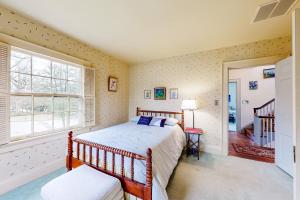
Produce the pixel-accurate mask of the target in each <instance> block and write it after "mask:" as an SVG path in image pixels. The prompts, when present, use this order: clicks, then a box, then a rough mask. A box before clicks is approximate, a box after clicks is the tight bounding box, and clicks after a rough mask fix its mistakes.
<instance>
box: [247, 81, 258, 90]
mask: <svg viewBox="0 0 300 200" xmlns="http://www.w3.org/2000/svg"><path fill="white" fill-rule="evenodd" d="M257 87H258V86H257V81H249V90H257Z"/></svg>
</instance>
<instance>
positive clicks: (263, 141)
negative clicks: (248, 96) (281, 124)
mask: <svg viewBox="0 0 300 200" xmlns="http://www.w3.org/2000/svg"><path fill="white" fill-rule="evenodd" d="M274 111H275V99H272V100H270V101H268V102H267V103H265V104H264V105H262V106H260V107H257V108H254V122H255V123H254V135H255V143H256V144H257V145H260V146H263V147H268V148H275V116H274Z"/></svg>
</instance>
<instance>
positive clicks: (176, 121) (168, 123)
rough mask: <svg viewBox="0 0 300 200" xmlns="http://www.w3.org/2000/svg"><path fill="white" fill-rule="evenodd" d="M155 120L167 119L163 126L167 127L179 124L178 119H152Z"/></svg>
mask: <svg viewBox="0 0 300 200" xmlns="http://www.w3.org/2000/svg"><path fill="white" fill-rule="evenodd" d="M155 118H157V119H167V120H166V123H165V125H168V126H175V125H176V124H178V122H179V121H178V119H175V118H173V117H159V116H158V117H153V119H155ZM153 119H152V120H153ZM152 120H151V122H152ZM151 122H150V126H151Z"/></svg>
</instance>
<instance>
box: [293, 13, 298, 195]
mask: <svg viewBox="0 0 300 200" xmlns="http://www.w3.org/2000/svg"><path fill="white" fill-rule="evenodd" d="M299 34H300V9H299V8H298V9H295V10H294V12H293V17H292V55H293V107H294V108H295V109H294V112H293V124H294V127H293V138H294V139H293V142H294V144H293V145H294V146H295V147H297V148H296V155H295V158H296V161H299V160H300V37H299ZM297 191H298V193H297ZM299 191H300V165H299V164H298V165H297V162H295V164H294V200H300V194H299Z"/></svg>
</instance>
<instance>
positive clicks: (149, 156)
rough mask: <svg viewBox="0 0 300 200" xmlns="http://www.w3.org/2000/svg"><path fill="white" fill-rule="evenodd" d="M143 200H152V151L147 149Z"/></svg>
mask: <svg viewBox="0 0 300 200" xmlns="http://www.w3.org/2000/svg"><path fill="white" fill-rule="evenodd" d="M144 197H145V198H144V199H145V200H152V150H151V149H150V148H148V149H147V160H146V188H145V194H144Z"/></svg>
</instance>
